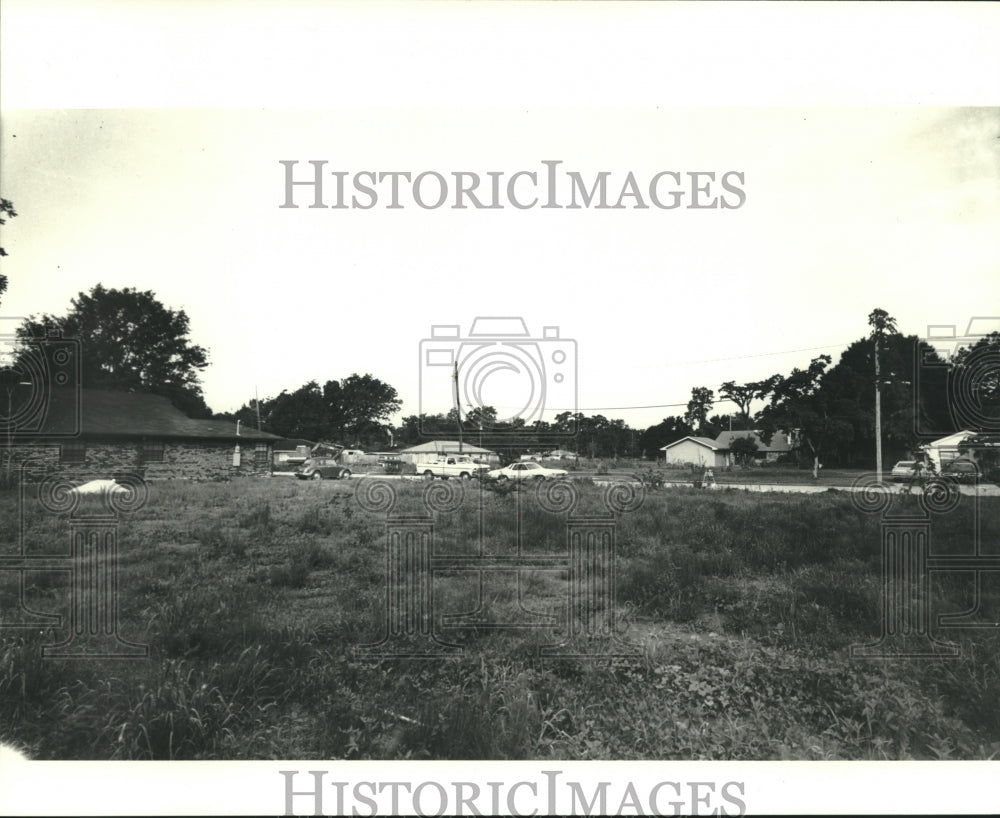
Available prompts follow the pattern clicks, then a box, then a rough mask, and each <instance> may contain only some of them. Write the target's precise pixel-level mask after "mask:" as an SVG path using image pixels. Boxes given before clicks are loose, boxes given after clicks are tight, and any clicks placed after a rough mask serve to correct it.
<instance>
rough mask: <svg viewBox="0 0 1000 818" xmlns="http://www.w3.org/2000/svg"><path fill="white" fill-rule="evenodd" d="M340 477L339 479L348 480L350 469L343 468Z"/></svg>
mask: <svg viewBox="0 0 1000 818" xmlns="http://www.w3.org/2000/svg"><path fill="white" fill-rule="evenodd" d="M340 479H341V480H350V479H351V470H350V469H344V470H343V471H342V472H341V473H340Z"/></svg>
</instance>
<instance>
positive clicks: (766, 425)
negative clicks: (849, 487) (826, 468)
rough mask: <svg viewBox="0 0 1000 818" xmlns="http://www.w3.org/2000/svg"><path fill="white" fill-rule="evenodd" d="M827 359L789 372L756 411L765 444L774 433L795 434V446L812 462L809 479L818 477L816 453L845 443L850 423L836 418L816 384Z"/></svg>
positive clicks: (819, 359)
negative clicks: (766, 401) (758, 415)
mask: <svg viewBox="0 0 1000 818" xmlns="http://www.w3.org/2000/svg"><path fill="white" fill-rule="evenodd" d="M830 361H831V358H830V356H829V355H820V356H819V357H817V358H814V359H813V360H812V361H811V362H810V364H809V367H808V368H807V369H798V368H796V369H793V370H792V372H791V374H790V375H788V376H787V377H784V378H782V379H781V380H780V381H779V382H778V383H777V384H776V385H775V387H774V392H773V393H772V395H771V402H770V404H769V405H767V406H765V407H764V409H763V410H761V412H760V421H761V424H760V425H761V431H760V438H761V440H762V442H763V443H764V444H765V445H767V444H769V443H770V442H771V438H772V436H773V435H774V433H775V432H776V431H778V430H779V429H784V430H786V431H793V430H795V431H797V432H798V436H797V440H798V446H799V447H801V448H804V449H805V450H806V451H807V452H808V453H809V455H810V456H811V457H812V461H813V477H814V478H816V477H819V458H820V454H821V453H824V452H826V451H827V450H828V449H829V448H830V447H832V446H835V445H837V443H838V442H839V441H843V440H849V439H850V438H851V436H852V434H853V430H852V428H851V424H850V423H848V422H846V421H845V420H844V419H843V418H842V417H840V416H839V415H838V414H837V413H836V412H835V411H834V407H833V406H832V405H831V402H830V400H829V395H828V394H827V393H825V392H823V391H822V390H821V389H820V382H821V379H822V377H823V374H824V372H826V368H827V366H829V364H830Z"/></svg>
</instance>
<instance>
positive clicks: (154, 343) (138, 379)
mask: <svg viewBox="0 0 1000 818" xmlns="http://www.w3.org/2000/svg"><path fill="white" fill-rule="evenodd" d="M70 304H71V306H72V308H71V309H70V311H69V312H68V313H67V314H66V315H64V316H54V315H48V314H45V315H42V316H40V317H38V316H34V315H32V316H30V317H28V318H26V319H25V321H24V322H23V323H22V325H21V326H20V327H19V328H18V335H19V337H21V338H22V339H27V338H32V337H39V336H44V335H45V334H46V332H47V331H48V330H50V329H58V330H60V331H61V332H62V334H63V336H64V337H66V338H77V339H79V340H80V344H81V358H82V360H81V377H82V384H83V386H84V387H90V388H101V389H119V390H133V389H134V390H138V391H145V392H151V393H153V394H157V395H163V396H164V397H167V398H169V399H170V400H171V401H172V402H173V404H174V405H175V406H176V407H177V408H178V409H180V410H182V411H183V412H185V413H187V414H188V415H190V416H192V417H210V416H211V411H210V410H209V408H208V406H207V405H206V404H205V399H204V397H203V395H202V391H201V384H200V382H199V373H200V372H201V371H202V370H203V369H205V367H207V366H208V352H207V351H206V350H205V349H204V348H203V347H201V346H198V345H197V344H193V343H191V340H190V338H189V337H188V336H189V333H190V321H189V320H188V317H187V313H185V312H184V310H172V309H169V308H168V307H165V306H164V305H163V304H162V303H160V301H158V300H157V298H156V295H155V293H153V292H151V291H149V290H146V291H139V290H136V289H133V288H128V287H126V288H125V289H123V290H117V289H105V288H104V287H103V286H102V285H101V284H98V285H97V286H95V287H93V288H92V289H91V290H90V292H89V293H83V292H81V293H79V294H78V295H77V297H76V298H74V299H72V301H71V302H70Z"/></svg>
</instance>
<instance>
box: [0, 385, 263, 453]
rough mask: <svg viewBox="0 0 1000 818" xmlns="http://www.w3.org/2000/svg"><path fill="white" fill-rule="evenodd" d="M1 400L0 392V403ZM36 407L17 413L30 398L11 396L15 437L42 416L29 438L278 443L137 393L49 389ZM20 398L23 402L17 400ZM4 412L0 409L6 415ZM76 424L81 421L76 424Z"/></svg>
mask: <svg viewBox="0 0 1000 818" xmlns="http://www.w3.org/2000/svg"><path fill="white" fill-rule="evenodd" d="M2 397H3V395H2V393H0V398H2ZM45 397H46V398H47V400H48V405H47V410H46V409H45V404H44V403H41V404H39V410H38V411H36V412H21V413H20V414H19V411H18V410H19V406H21V407H24V406H25V404H24V403H23V401H26V400H28V399H29V398H28V395H27V394H26V393H22V394H21V395H17V394H16V393H15V395H14V399H13V412H12V413H11V414H12V415H13V417H14V418H15V419H18V418H19V419H20V423H19V424H18V428H19V429H20V430H21V431H20V434H19V435H18V436H19V437H21V438H23V437H25V436H27V433H28V432H29V431H30V432H34V431H35V430H34V428H33V427H32V425H31V424H32V423H33V422H34V419H35V418H38V417H40V416H41V415H42V414H43V412H44V420H43V421H42V422H41V424H40V426H39V427H38V428H37V435H36V434H32V435H31V436H32V437H38V438H46V437H67V436H74V435H75V433H77V432H78V433H79V436H80V437H100V438H136V437H150V438H173V439H185V440H198V439H202V440H231V441H236V440H260V441H264V440H268V441H273V440H277V439H278V436H277V435H272V434H270V433H269V432H258V431H257V430H256V429H252V428H248V427H246V426H243V427H241V429H240V434H239V435H238V436H237V434H236V424H235V423H234V422H232V421H229V420H196V419H194V418H189V417H188V416H187V415H185V414H184V413H183V412H181V411H180V410H179V409H177V408H176V407H175V406H174V405H173V404H172V403H170V401H169V400H167V398H164V397H161V396H159V395H149V394H144V393H139V392H116V391H111V390H105V389H81V390H74V389H53V390H51V391H50V392H48V393H47V394H46V395H45ZM19 398H21V399H23V400H22V401H19ZM5 410H6V407H4V408H3V409H0V411H5ZM77 418H78V419H79V421H78V420H77Z"/></svg>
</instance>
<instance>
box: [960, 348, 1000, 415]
mask: <svg viewBox="0 0 1000 818" xmlns="http://www.w3.org/2000/svg"><path fill="white" fill-rule="evenodd" d="M949 375H950V390H949V395H948V398H949V400H950V401H951V402H952V407H951V409H952V414H953V415H954V416H955V420H956V423H957V425H959V426H965V425H969V426H976V427H977V431H987V430H990V431H998V430H1000V332H991V333H990V334H989V335H984V336H983V337H981V338H980V339H979V340H978V341H976V343H974V344H972V345H971V346H967V347H965V346H963V347H962V348H960V349H959V350H958V351H957V352H956V353H955V355H954V357H953V358H952V360H951V371H950V373H949Z"/></svg>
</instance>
